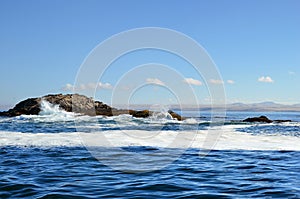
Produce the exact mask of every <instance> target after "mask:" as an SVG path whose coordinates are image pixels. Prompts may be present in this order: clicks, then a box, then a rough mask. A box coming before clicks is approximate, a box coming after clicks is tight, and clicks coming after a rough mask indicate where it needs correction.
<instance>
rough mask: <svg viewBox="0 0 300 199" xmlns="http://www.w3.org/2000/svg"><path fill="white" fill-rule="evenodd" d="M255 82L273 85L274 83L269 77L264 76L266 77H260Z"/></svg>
mask: <svg viewBox="0 0 300 199" xmlns="http://www.w3.org/2000/svg"><path fill="white" fill-rule="evenodd" d="M257 81H259V82H265V83H273V82H274V80H273V79H272V78H271V77H269V76H266V77H265V76H262V77H260V78H258V80H257Z"/></svg>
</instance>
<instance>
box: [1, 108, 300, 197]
mask: <svg viewBox="0 0 300 199" xmlns="http://www.w3.org/2000/svg"><path fill="white" fill-rule="evenodd" d="M177 112H179V110H177ZM179 113H181V114H182V115H183V116H185V117H190V118H188V119H187V120H185V121H175V120H172V119H171V117H170V116H169V115H168V114H167V113H160V114H157V115H155V116H153V117H150V118H133V117H131V116H129V115H120V116H114V117H102V116H96V117H90V116H80V115H76V114H73V113H67V112H64V111H62V110H60V109H59V108H58V107H55V106H50V105H49V106H45V107H43V110H42V111H41V113H40V115H37V116H33V115H32V116H27V115H22V116H18V117H13V118H6V117H0V198H155V199H156V198H300V113H296V112H265V113H258V112H227V113H226V116H225V117H223V116H220V118H219V119H220V121H224V123H220V122H216V123H213V122H211V119H212V118H211V114H210V113H209V112H198V111H180V112H179ZM260 115H266V116H267V117H269V118H270V119H274V120H275V119H288V120H292V122H286V123H271V124H257V123H255V124H254V123H244V122H241V120H243V119H245V118H247V117H252V116H260ZM214 117H215V116H214Z"/></svg>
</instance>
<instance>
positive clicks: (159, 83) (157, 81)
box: [146, 78, 165, 86]
mask: <svg viewBox="0 0 300 199" xmlns="http://www.w3.org/2000/svg"><path fill="white" fill-rule="evenodd" d="M146 82H147V83H149V84H156V85H160V86H164V85H165V83H164V82H162V81H161V80H159V79H157V78H147V79H146Z"/></svg>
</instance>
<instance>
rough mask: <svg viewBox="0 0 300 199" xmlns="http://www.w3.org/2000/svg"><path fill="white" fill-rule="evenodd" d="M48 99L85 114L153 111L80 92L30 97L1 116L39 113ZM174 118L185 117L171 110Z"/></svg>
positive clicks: (139, 114)
mask: <svg viewBox="0 0 300 199" xmlns="http://www.w3.org/2000/svg"><path fill="white" fill-rule="evenodd" d="M42 100H46V101H48V102H50V103H51V104H55V105H59V107H60V108H62V109H64V110H65V111H67V112H74V113H80V114H84V115H90V116H95V115H104V116H113V115H121V114H130V115H132V116H133V117H141V118H145V117H149V116H151V115H152V114H153V112H151V111H149V110H143V111H135V110H123V109H116V108H112V107H110V106H108V105H106V104H104V103H102V102H99V101H95V100H93V99H92V98H88V97H86V96H84V95H79V94H67V95H63V94H55V95H46V96H44V97H37V98H29V99H26V100H24V101H21V102H20V103H18V104H17V105H16V106H15V107H14V108H13V109H10V110H8V111H5V112H0V116H8V117H14V116H19V115H38V114H39V112H40V111H41V108H40V105H41V101H42ZM169 113H170V114H171V115H172V117H173V118H176V119H177V120H182V119H183V118H182V117H181V116H180V115H178V114H176V113H174V112H173V111H169Z"/></svg>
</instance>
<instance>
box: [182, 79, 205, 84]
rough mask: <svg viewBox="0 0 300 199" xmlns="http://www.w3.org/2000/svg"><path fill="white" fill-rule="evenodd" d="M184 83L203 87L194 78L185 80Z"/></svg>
mask: <svg viewBox="0 0 300 199" xmlns="http://www.w3.org/2000/svg"><path fill="white" fill-rule="evenodd" d="M183 82H185V83H187V84H191V85H195V86H201V85H202V82H201V81H199V80H197V79H193V78H185V79H184V80H183Z"/></svg>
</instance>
